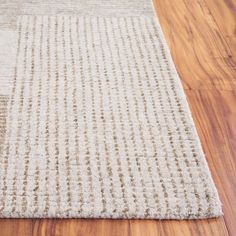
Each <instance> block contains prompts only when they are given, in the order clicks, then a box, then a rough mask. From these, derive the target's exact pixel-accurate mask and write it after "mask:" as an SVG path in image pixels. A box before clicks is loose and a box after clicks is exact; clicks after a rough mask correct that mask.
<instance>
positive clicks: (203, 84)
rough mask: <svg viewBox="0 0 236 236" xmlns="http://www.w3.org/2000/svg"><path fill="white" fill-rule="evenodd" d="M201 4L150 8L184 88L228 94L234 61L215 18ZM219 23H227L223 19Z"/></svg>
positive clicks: (158, 1)
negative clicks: (155, 17) (215, 89)
mask: <svg viewBox="0 0 236 236" xmlns="http://www.w3.org/2000/svg"><path fill="white" fill-rule="evenodd" d="M205 1H207V2H208V1H209V0H198V1H192V0H176V1H170V0H167V1H162V0H154V5H155V7H156V10H157V13H158V16H159V19H160V21H161V25H162V28H163V31H164V33H165V36H166V40H167V42H168V44H169V47H170V49H171V53H172V56H173V59H174V62H175V65H176V66H177V70H178V73H179V74H180V76H181V78H182V81H183V85H184V88H185V89H214V88H218V89H224V90H232V89H235V88H236V78H235V69H236V62H235V59H236V58H234V57H233V54H232V50H231V47H230V46H229V42H228V41H226V39H225V35H224V32H223V31H221V30H220V29H219V26H218V24H217V23H216V21H215V20H214V18H213V15H214V14H215V17H220V16H219V14H218V13H215V12H214V8H213V9H211V11H210V10H209V8H210V6H208V5H206V4H205ZM212 1H213V0H212ZM214 1H215V0H214ZM209 2H210V1H209ZM215 2H217V3H218V2H222V1H221V0H216V1H215ZM209 4H210V3H209ZM233 5H236V3H235V2H234V3H233ZM222 7H223V8H224V6H222ZM226 20H227V19H226ZM219 21H221V22H222V24H227V23H228V22H225V19H224V18H220V19H219ZM231 21H232V20H231ZM230 25H231V26H232V23H231V24H230ZM231 30H232V31H233V30H234V28H233V27H232V29H231Z"/></svg>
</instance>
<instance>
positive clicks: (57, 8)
mask: <svg viewBox="0 0 236 236" xmlns="http://www.w3.org/2000/svg"><path fill="white" fill-rule="evenodd" d="M0 65H1V71H0V129H1V130H0V175H1V176H0V216H1V217H61V218H67V217H84V218H144V219H148V218H149V219H150V218H153V219H186V218H187V219H190V218H194V219H196V218H197V219H198V218H208V217H216V216H219V215H221V214H222V211H221V204H220V201H219V197H218V194H217V191H216V189H215V186H214V183H213V181H212V178H211V175H210V172H209V169H208V166H207V163H206V160H205V158H204V154H203V151H202V148H201V145H200V142H199V138H198V136H197V133H196V129H195V126H194V123H193V120H192V118H191V113H190V111H189V108H188V104H187V101H186V98H185V95H184V92H183V89H182V86H181V82H180V79H179V77H178V74H177V72H176V70H175V67H174V64H173V62H172V59H171V57H170V53H169V50H168V47H167V45H166V42H165V39H164V37H163V33H162V30H161V28H160V25H159V22H158V19H157V17H156V16H155V13H154V10H153V6H152V3H151V2H150V1H149V0H142V1H140V0H132V1H130V0H129V1H128V0H122V1H117V0H97V1H95V0H86V1H85V0H79V1H78V0H77V1H76V0H72V1H69V0H66V1H56V0H54V1H51V0H45V1H42V0H41V1H40V0H35V1H27V0H21V1H16V2H15V1H10V2H9V1H3V0H1V7H0Z"/></svg>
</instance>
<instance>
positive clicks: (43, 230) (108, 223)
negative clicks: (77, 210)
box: [33, 219, 129, 236]
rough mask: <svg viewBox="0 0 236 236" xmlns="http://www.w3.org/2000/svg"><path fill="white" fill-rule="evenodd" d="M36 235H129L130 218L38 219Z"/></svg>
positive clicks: (35, 229)
mask: <svg viewBox="0 0 236 236" xmlns="http://www.w3.org/2000/svg"><path fill="white" fill-rule="evenodd" d="M33 235H34V236H49V235H58V236H59V235H70V236H76V235H80V236H88V235H89V236H90V235H91V236H96V235H104V236H110V235H114V236H120V235H124V236H126V235H127V236H128V235H129V221H128V220H103V219H100V220H96V219H54V220H52V219H51V220H49V219H41V220H40V219H38V220H35V223H34V226H33Z"/></svg>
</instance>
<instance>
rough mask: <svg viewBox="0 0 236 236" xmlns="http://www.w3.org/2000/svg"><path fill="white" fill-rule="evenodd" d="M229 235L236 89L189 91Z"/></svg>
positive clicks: (235, 214) (234, 214)
mask: <svg viewBox="0 0 236 236" xmlns="http://www.w3.org/2000/svg"><path fill="white" fill-rule="evenodd" d="M186 94H187V97H188V100H189V103H190V106H191V110H192V113H193V117H194V119H195V124H196V127H197V129H198V133H199V135H200V138H201V141H202V145H203V149H204V151H205V154H206V158H207V160H208V164H209V167H210V169H211V172H212V175H213V178H214V180H215V183H216V186H217V187H218V191H219V193H220V196H221V200H222V202H223V209H224V214H225V215H224V219H225V222H226V226H227V229H228V231H229V233H230V235H234V234H235V232H236V225H235V221H236V209H235V207H232V206H234V205H235V204H236V159H235V157H236V139H235V137H236V125H235V117H236V106H235V104H236V91H186Z"/></svg>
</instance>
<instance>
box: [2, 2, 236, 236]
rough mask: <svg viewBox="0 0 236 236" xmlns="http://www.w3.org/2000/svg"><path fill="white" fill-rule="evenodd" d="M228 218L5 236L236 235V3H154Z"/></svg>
mask: <svg viewBox="0 0 236 236" xmlns="http://www.w3.org/2000/svg"><path fill="white" fill-rule="evenodd" d="M154 4H155V7H156V9H157V13H158V16H159V19H160V21H161V25H162V28H163V30H164V33H165V36H166V39H167V42H168V44H169V47H170V49H171V53H172V56H173V59H174V62H175V65H176V67H177V70H178V72H179V75H180V77H181V79H182V82H183V85H184V88H185V91H186V95H187V97H188V101H189V104H190V107H191V110H192V113H193V117H194V120H195V124H196V126H197V130H198V133H199V135H200V139H201V141H202V145H203V149H204V151H205V153H206V157H207V160H208V163H209V166H210V169H211V171H212V175H213V178H214V180H215V183H216V185H217V188H218V190H219V193H220V197H221V200H222V202H223V208H224V217H222V218H219V219H211V220H199V221H154V220H34V219H32V220H30V219H29V220H14V219H11V220H10V219H9V220H4V219H2V220H0V236H5V235H7V236H15V235H20V236H29V235H30V236H31V235H37V236H39V235H40V236H41V235H47V236H51V235H57V236H59V235H66V236H74V235H82V236H84V235H85V236H90V235H104V236H105V235H107V236H115V235H117V236H126V235H140V236H141V235H145V236H152V235H161V236H162V235H164V236H175V235H180V236H186V235H191V236H195V235H196V236H201V235H204V236H206V235H207V236H208V235H212V236H218V235H219V236H222V235H232V236H233V235H236V28H235V27H236V25H235V24H236V19H235V18H236V1H235V0H194V1H193V0H175V1H173V0H154Z"/></svg>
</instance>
